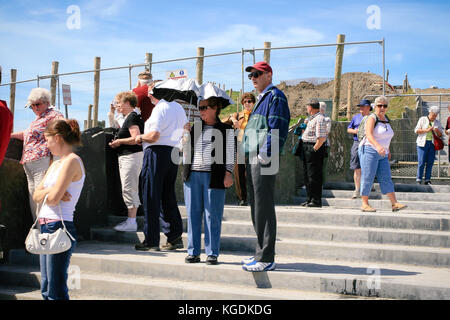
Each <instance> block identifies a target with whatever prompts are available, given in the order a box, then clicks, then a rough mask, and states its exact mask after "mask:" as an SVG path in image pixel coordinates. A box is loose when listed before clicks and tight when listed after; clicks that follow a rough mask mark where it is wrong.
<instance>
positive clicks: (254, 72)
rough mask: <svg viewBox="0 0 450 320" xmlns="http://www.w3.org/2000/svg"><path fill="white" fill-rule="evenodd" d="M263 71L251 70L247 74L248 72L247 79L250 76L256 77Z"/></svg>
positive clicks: (250, 78)
mask: <svg viewBox="0 0 450 320" xmlns="http://www.w3.org/2000/svg"><path fill="white" fill-rule="evenodd" d="M263 73H264V72H262V71H259V70H256V71H253V72H250V73H249V74H248V79H249V80H252V78H255V79H256V78H258V77H259V76H260V75H262V74H263Z"/></svg>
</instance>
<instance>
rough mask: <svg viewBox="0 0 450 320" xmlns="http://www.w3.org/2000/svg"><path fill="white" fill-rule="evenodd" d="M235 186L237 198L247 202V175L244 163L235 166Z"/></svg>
mask: <svg viewBox="0 0 450 320" xmlns="http://www.w3.org/2000/svg"><path fill="white" fill-rule="evenodd" d="M234 184H235V189H236V196H237V198H238V199H239V200H241V201H245V202H247V173H246V169H245V164H244V163H242V164H236V165H235V166H234Z"/></svg>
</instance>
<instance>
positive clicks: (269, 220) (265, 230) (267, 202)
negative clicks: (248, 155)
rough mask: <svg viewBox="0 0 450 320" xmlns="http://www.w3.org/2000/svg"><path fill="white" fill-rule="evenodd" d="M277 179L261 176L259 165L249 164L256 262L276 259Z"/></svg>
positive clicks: (248, 174) (248, 173)
mask: <svg viewBox="0 0 450 320" xmlns="http://www.w3.org/2000/svg"><path fill="white" fill-rule="evenodd" d="M247 161H248V160H246V162H247ZM275 178H276V175H264V174H261V165H260V164H259V163H258V164H248V162H247V183H248V191H249V192H248V195H249V200H250V205H251V215H252V223H253V228H254V229H255V233H256V237H257V243H256V252H255V260H257V261H260V262H273V261H274V259H275V240H276V235H277V218H276V215H275V200H274V191H275Z"/></svg>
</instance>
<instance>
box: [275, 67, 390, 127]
mask: <svg viewBox="0 0 450 320" xmlns="http://www.w3.org/2000/svg"><path fill="white" fill-rule="evenodd" d="M349 81H353V100H352V114H354V113H356V112H358V111H359V109H358V107H357V106H356V105H357V104H358V102H359V100H361V99H362V98H363V97H364V96H365V95H367V94H376V95H381V94H382V92H383V78H382V77H381V76H379V75H376V74H373V73H364V72H349V73H344V74H343V75H342V79H341V99H340V106H339V114H340V116H345V115H346V112H347V90H348V82H349ZM278 88H279V89H280V90H282V91H283V92H284V93H285V94H286V97H287V98H288V102H289V107H290V109H291V117H293V118H295V117H298V116H300V115H306V103H307V102H308V100H309V99H311V98H318V99H325V100H333V93H334V80H332V81H329V82H326V83H323V84H319V85H314V84H312V83H309V82H300V83H299V84H297V85H295V86H287V85H286V83H284V82H282V83H280V84H279V85H278ZM391 93H394V90H392V89H391V88H390V87H389V86H388V85H386V94H391ZM371 100H372V101H373V98H372V99H371Z"/></svg>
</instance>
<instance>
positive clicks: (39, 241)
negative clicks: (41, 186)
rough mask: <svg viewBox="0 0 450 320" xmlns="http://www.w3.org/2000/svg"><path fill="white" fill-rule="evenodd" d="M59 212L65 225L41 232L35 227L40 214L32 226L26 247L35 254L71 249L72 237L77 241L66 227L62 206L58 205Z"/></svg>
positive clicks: (54, 252) (55, 252) (26, 240)
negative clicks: (50, 231) (54, 229)
mask: <svg viewBox="0 0 450 320" xmlns="http://www.w3.org/2000/svg"><path fill="white" fill-rule="evenodd" d="M46 200H47V196H45V198H44V202H43V203H42V206H41V208H42V207H43V206H44V204H45V202H46ZM58 208H59V213H60V215H61V222H62V225H63V227H62V228H59V229H58V230H56V231H55V232H53V233H47V232H45V233H41V231H40V230H39V229H35V228H34V227H35V226H36V223H37V222H38V220H39V216H38V217H37V218H36V221H35V222H34V223H33V225H32V226H31V228H30V232H28V236H27V238H26V239H25V249H26V250H27V251H28V252H30V253H33V254H57V253H61V252H64V251H67V250H69V249H70V248H71V247H72V242H71V241H70V239H72V240H73V241H75V239H74V237H73V236H72V235H71V234H70V233H69V231H68V230H67V229H66V225H65V224H64V220H63V217H62V213H61V207H60V206H59V205H58Z"/></svg>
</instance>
